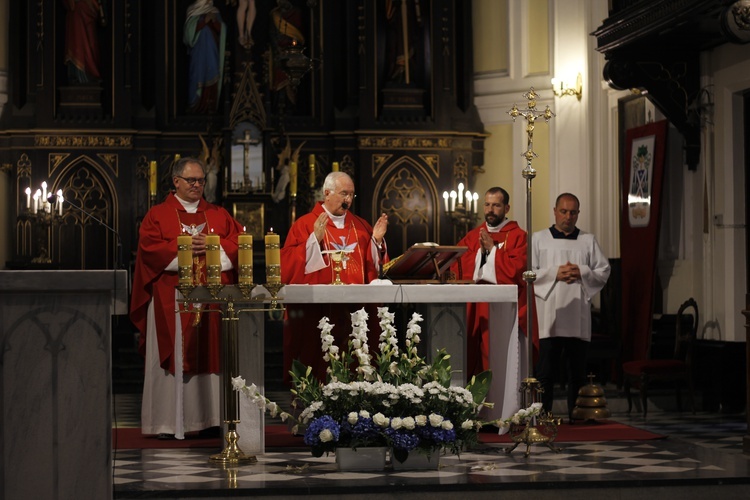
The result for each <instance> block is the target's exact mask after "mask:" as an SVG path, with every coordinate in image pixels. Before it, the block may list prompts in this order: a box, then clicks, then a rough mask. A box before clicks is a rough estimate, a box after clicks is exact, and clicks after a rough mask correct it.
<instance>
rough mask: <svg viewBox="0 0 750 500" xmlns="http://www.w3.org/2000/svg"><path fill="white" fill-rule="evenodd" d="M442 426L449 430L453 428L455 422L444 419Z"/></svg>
mask: <svg viewBox="0 0 750 500" xmlns="http://www.w3.org/2000/svg"><path fill="white" fill-rule="evenodd" d="M440 427H442V428H443V429H444V430H446V431H449V430H451V429H453V422H451V421H450V420H443V421H442V422H441V424H440Z"/></svg>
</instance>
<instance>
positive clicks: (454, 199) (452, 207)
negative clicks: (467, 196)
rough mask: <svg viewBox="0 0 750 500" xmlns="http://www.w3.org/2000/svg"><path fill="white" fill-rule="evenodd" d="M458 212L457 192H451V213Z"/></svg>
mask: <svg viewBox="0 0 750 500" xmlns="http://www.w3.org/2000/svg"><path fill="white" fill-rule="evenodd" d="M455 210H456V192H455V191H451V209H450V211H451V212H454V211H455Z"/></svg>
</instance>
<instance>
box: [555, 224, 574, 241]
mask: <svg viewBox="0 0 750 500" xmlns="http://www.w3.org/2000/svg"><path fill="white" fill-rule="evenodd" d="M549 232H550V233H552V237H553V238H555V239H556V240H577V239H578V233H580V232H581V231H580V229H578V228H575V229H574V230H573V232H572V233H570V234H565V233H563V232H562V231H558V230H557V228H556V227H555V226H554V224H553V225H551V226H550V228H549Z"/></svg>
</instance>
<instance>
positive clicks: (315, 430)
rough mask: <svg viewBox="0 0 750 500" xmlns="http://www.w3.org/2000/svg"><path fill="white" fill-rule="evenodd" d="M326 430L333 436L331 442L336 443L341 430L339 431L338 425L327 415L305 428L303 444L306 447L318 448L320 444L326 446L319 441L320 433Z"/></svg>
mask: <svg viewBox="0 0 750 500" xmlns="http://www.w3.org/2000/svg"><path fill="white" fill-rule="evenodd" d="M326 429H328V430H329V431H331V434H332V435H333V440H332V441H331V442H334V443H335V442H337V441H338V440H339V434H340V432H341V430H340V429H339V424H337V423H336V421H335V420H334V419H333V418H331V417H330V416H329V415H323V416H322V417H320V418H316V419H315V420H313V421H312V422H310V425H308V426H307V430H306V431H305V444H306V445H308V446H320V445H321V444H323V445H325V444H327V443H321V441H320V433H321V432H323V431H324V430H326Z"/></svg>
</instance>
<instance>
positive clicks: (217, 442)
mask: <svg viewBox="0 0 750 500" xmlns="http://www.w3.org/2000/svg"><path fill="white" fill-rule="evenodd" d="M664 437H665V436H662V435H660V434H654V433H653V432H649V431H644V430H642V429H637V428H635V427H631V426H629V425H625V424H620V423H617V422H612V421H609V420H602V421H599V422H591V423H577V424H575V425H570V424H562V425H561V426H560V427H558V432H557V438H556V439H555V442H558V443H570V442H585V441H645V440H649V439H663V438H664ZM479 441H480V442H481V443H510V442H511V440H510V438H509V437H508V436H507V435H502V436H500V435H498V434H495V433H494V432H480V433H479ZM112 446H113V447H114V448H115V449H120V450H132V449H143V448H216V449H217V450H221V449H223V447H224V442H223V441H222V440H221V439H219V438H204V437H200V436H198V434H197V433H194V434H188V435H186V436H185V439H182V440H177V439H171V440H162V439H157V437H156V436H144V435H142V434H141V430H140V429H139V428H121V429H112ZM266 448H269V449H271V448H305V444H304V443H303V442H302V436H293V435H292V434H291V433H290V432H289V430H288V428H287V426H286V425H279V424H274V425H267V426H266Z"/></svg>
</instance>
